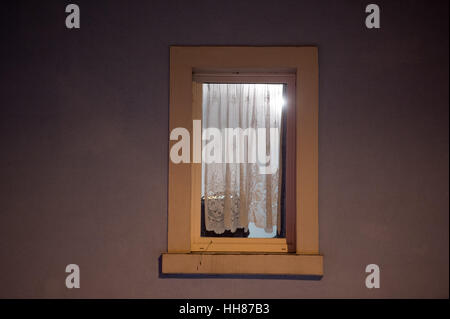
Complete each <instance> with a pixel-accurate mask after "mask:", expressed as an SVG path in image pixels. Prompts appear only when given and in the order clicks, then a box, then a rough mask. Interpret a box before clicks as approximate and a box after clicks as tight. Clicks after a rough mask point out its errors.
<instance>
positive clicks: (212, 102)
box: [202, 84, 283, 234]
mask: <svg viewBox="0 0 450 319" xmlns="http://www.w3.org/2000/svg"><path fill="white" fill-rule="evenodd" d="M282 101H283V85H281V84H203V124H202V125H203V131H204V132H205V129H206V128H217V129H219V130H220V132H221V133H222V134H221V135H222V136H223V137H224V138H223V139H222V143H223V144H222V149H223V152H222V153H223V154H222V160H223V161H222V162H220V163H210V164H207V163H205V162H204V161H202V162H203V164H202V179H203V180H202V192H203V195H204V199H205V201H204V203H205V225H206V229H207V230H208V231H214V232H215V233H217V234H222V233H223V232H224V231H225V230H230V231H231V232H235V231H236V229H237V228H244V229H245V231H247V229H248V224H249V222H252V223H254V224H255V226H256V227H259V228H263V229H264V230H265V231H266V232H268V233H271V232H272V231H273V226H274V225H277V226H278V227H277V230H278V231H280V200H279V197H280V193H281V187H280V180H281V177H280V165H277V166H278V167H276V170H275V171H273V172H272V174H261V169H260V168H261V167H262V166H267V164H263V163H261V162H260V161H258V159H259V158H258V156H256V157H257V159H256V161H255V163H251V162H250V163H242V162H238V160H237V155H236V154H244V157H245V158H246V159H248V157H247V156H248V155H251V154H250V153H251V152H252V150H255V149H257V145H256V144H258V141H259V143H262V142H264V145H263V146H262V147H263V148H264V149H265V151H266V153H267V154H270V152H275V153H274V154H277V155H276V156H280V154H281V152H280V150H281V147H280V146H281V145H280V144H281V139H280V136H281V111H282ZM227 128H228V129H229V128H233V129H236V128H241V129H243V130H245V129H247V128H252V129H255V131H257V129H258V128H267V129H268V128H277V129H278V132H279V135H278V137H277V138H278V140H277V141H276V142H277V143H274V140H273V139H271V138H270V136H269V134H267V135H266V140H265V141H263V139H261V138H259V135H258V134H256V136H255V135H251V134H250V135H249V137H248V139H246V141H247V142H246V143H244V144H243V143H239V142H238V141H239V140H235V141H234V143H233V141H230V140H229V139H227V138H226V136H227V135H226V132H225V131H226V129H227ZM267 132H268V130H267ZM210 141H211V140H204V141H203V149H205V145H206V144H208V142H210ZM259 147H261V146H259ZM242 152H243V153H242ZM230 154H235V155H234V156H235V157H234V162H232V163H230V160H228V161H227V162H226V159H227V158H229V157H227V156H229V155H230ZM250 158H251V157H250ZM278 163H281V160H279V161H278Z"/></svg>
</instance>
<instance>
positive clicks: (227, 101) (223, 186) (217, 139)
mask: <svg viewBox="0 0 450 319" xmlns="http://www.w3.org/2000/svg"><path fill="white" fill-rule="evenodd" d="M170 68H171V69H170V76H171V80H170V86H171V87H170V129H171V132H172V131H173V130H174V129H177V128H184V129H185V131H186V132H187V133H188V138H189V139H190V142H191V143H190V145H192V147H191V148H190V149H189V152H188V158H189V161H181V162H179V161H178V162H173V161H170V160H169V202H168V207H169V212H168V213H169V219H168V252H167V253H165V254H163V256H162V271H163V273H194V274H195V273H200V274H201V273H205V274H210V273H216V274H226V273H228V274H230V273H232V274H293V275H296V274H307V275H321V274H322V256H321V255H319V249H318V248H319V247H318V216H317V215H318V214H317V213H318V212H317V111H318V107H317V104H318V87H317V85H318V83H317V82H318V66H317V49H316V48H313V47H172V48H171V65H170ZM175 143H177V140H176V139H175V140H171V144H170V146H171V147H172V146H174V144H175ZM261 145H262V146H261ZM191 150H192V151H191ZM191 155H192V156H191Z"/></svg>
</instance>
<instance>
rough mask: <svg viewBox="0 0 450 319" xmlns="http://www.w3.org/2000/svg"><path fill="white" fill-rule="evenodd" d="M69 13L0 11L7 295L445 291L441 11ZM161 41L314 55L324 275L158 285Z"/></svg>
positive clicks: (86, 5)
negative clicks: (76, 272)
mask: <svg viewBox="0 0 450 319" xmlns="http://www.w3.org/2000/svg"><path fill="white" fill-rule="evenodd" d="M75 3H77V4H78V5H79V6H80V8H81V29H79V30H67V29H66V28H65V25H64V21H65V17H66V13H65V12H64V8H65V5H66V2H64V1H62V2H61V1H45V2H37V1H34V2H31V1H30V2H29V3H28V2H23V1H10V3H9V4H4V5H3V6H2V11H1V19H0V24H1V29H0V30H1V43H2V50H1V51H0V52H1V53H0V54H1V60H0V65H1V68H0V79H1V86H0V91H1V95H0V96H1V98H0V99H1V103H0V143H1V144H0V145H1V154H2V155H1V156H0V194H1V200H0V297H2V298H30V297H31V298H34V297H41V298H42V297H44V298H47V297H50V298H55V297H56V298H80V297H84V298H93V297H101V298H119V297H125V298H131V297H138V298H169V297H174V298H188V297H189V298H231V297H236V298H241V297H246V298H247V297H248V298H323V297H325V298H330V297H351V298H352V297H355V298H373V297H374V298H378V297H383V298H390V297H397V298H409V297H415V298H416V297H425V298H428V297H445V298H448V291H449V290H448V289H449V277H448V275H449V272H448V266H449V228H448V227H449V226H448V225H449V214H448V209H449V200H448V195H449V193H448V185H449V180H448V177H449V171H448V167H449V166H448V163H449V156H448V155H449V152H448V146H449V140H448V136H449V126H448V115H449V114H448V113H449V106H448V105H449V103H448V102H449V99H448V98H449V97H448V84H449V83H448V80H449V78H448V70H449V64H448V56H449V52H448V48H449V46H448V2H446V1H376V2H375V3H377V4H378V5H379V6H380V8H381V29H379V30H368V29H366V28H365V26H364V20H365V16H366V13H365V12H364V9H365V5H366V4H367V3H366V2H364V1H312V0H311V1H220V2H219V1H189V2H187V1H158V2H154V1H81V0H79V1H76V2H75ZM169 45H317V46H318V47H319V68H320V70H319V73H320V83H319V100H320V102H319V126H320V128H319V219H320V221H319V227H320V251H321V253H323V254H324V256H325V259H324V273H325V275H324V277H323V278H322V279H321V280H320V281H308V280H281V279H242V278H239V279H229V278H227V279H224V278H220V279H211V278H209V279H197V278H196V279H188V278H160V277H159V266H158V258H159V256H160V254H161V253H162V252H164V251H166V250H167V171H168V166H167V157H168V134H169V132H168V102H169ZM70 263H76V264H78V265H79V266H80V268H81V288H80V289H72V290H68V289H67V288H66V287H65V284H64V281H65V277H66V275H67V274H66V273H65V266H66V265H67V264H70ZM370 263H376V264H378V265H379V266H380V268H381V288H380V289H372V290H369V289H367V288H365V285H364V280H365V276H366V273H365V271H364V270H365V266H366V265H367V264H370Z"/></svg>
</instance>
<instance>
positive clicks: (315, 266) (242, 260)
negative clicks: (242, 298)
mask: <svg viewBox="0 0 450 319" xmlns="http://www.w3.org/2000/svg"><path fill="white" fill-rule="evenodd" d="M162 273H163V274H208V275H210V274H211V275H212V274H224V275H312V276H322V275H323V256H321V255H297V254H248V253H241V254H237V253H230V254H224V253H165V254H162Z"/></svg>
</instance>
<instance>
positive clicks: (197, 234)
mask: <svg viewBox="0 0 450 319" xmlns="http://www.w3.org/2000/svg"><path fill="white" fill-rule="evenodd" d="M192 77H193V85H192V90H193V91H192V95H193V99H192V100H193V106H192V107H193V117H194V119H202V93H203V91H202V84H203V83H266V84H284V85H286V87H287V90H286V91H287V92H286V95H287V99H286V100H287V101H286V104H287V105H285V110H286V112H287V114H286V115H287V119H286V120H287V132H286V135H287V137H286V140H287V142H288V143H287V144H288V145H287V146H286V153H287V154H286V164H287V165H286V166H287V171H289V172H295V71H294V70H292V71H291V72H290V73H289V72H272V73H269V72H260V73H248V72H243V71H242V70H241V71H240V72H237V71H235V72H227V73H225V72H217V73H203V72H194V74H193V76H192ZM191 169H192V175H191V178H192V188H191V196H192V198H191V251H193V252H194V251H197V252H205V251H208V252H211V251H213V252H266V253H268V252H278V253H286V252H295V205H294V204H295V176H293V174H290V175H289V174H288V173H287V174H286V182H285V184H286V188H287V189H286V237H285V238H230V237H201V229H200V227H201V206H200V197H201V164H193V165H191Z"/></svg>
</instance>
